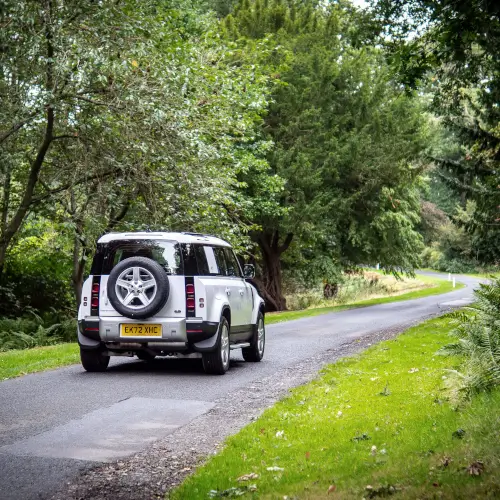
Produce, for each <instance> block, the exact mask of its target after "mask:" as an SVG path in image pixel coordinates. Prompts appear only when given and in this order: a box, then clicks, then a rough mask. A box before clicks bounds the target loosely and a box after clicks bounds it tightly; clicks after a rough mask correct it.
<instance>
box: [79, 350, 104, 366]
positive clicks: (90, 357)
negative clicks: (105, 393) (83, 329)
mask: <svg viewBox="0 0 500 500" xmlns="http://www.w3.org/2000/svg"><path fill="white" fill-rule="evenodd" d="M80 359H81V361H82V366H83V367H84V368H85V370H87V371H88V372H104V371H106V368H107V367H108V365H109V356H108V355H106V354H104V352H103V350H102V349H82V348H81V347H80Z"/></svg>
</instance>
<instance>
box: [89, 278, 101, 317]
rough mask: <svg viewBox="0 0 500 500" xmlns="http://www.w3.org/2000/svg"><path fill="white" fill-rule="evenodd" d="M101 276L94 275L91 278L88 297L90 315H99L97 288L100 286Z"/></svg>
mask: <svg viewBox="0 0 500 500" xmlns="http://www.w3.org/2000/svg"><path fill="white" fill-rule="evenodd" d="M100 281H101V277H100V276H94V277H93V278H92V294H91V297H90V315H91V316H99V290H100V288H101V284H100Z"/></svg>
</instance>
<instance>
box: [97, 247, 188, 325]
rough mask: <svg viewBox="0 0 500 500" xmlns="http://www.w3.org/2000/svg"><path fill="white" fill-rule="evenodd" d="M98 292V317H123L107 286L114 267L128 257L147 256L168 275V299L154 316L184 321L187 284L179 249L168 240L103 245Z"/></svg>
mask: <svg viewBox="0 0 500 500" xmlns="http://www.w3.org/2000/svg"><path fill="white" fill-rule="evenodd" d="M99 251H100V252H101V253H102V263H101V269H102V271H101V272H102V274H101V276H100V290H99V315H100V316H102V317H106V316H120V313H118V312H117V311H116V309H115V308H114V307H113V306H112V305H111V302H110V301H109V298H108V293H107V285H108V278H109V273H110V272H111V270H112V269H113V267H114V266H115V265H116V264H118V262H121V261H122V260H125V259H127V258H129V257H138V256H140V257H148V258H151V259H153V260H155V261H156V262H158V263H159V264H160V265H161V266H162V267H163V268H164V269H165V272H166V273H167V274H168V281H169V284H170V293H169V297H168V300H167V302H166V304H165V306H164V307H163V309H162V310H161V311H159V312H158V313H157V314H155V317H177V318H183V317H185V314H186V309H185V308H186V301H185V284H184V276H183V268H182V258H181V255H180V246H179V244H178V243H177V242H175V241H169V240H147V239H140V240H139V239H138V240H117V241H112V242H110V243H108V244H107V245H103V248H100V249H99Z"/></svg>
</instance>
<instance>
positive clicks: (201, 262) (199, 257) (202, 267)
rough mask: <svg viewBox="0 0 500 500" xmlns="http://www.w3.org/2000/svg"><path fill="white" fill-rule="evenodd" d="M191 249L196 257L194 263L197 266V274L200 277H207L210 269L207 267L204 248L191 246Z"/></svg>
mask: <svg viewBox="0 0 500 500" xmlns="http://www.w3.org/2000/svg"><path fill="white" fill-rule="evenodd" d="M193 247H194V253H195V255H196V262H197V264H198V274H199V275H200V276H207V275H209V274H210V269H209V267H208V260H207V255H206V253H205V249H204V247H203V246H201V245H193Z"/></svg>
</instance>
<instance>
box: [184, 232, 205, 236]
mask: <svg viewBox="0 0 500 500" xmlns="http://www.w3.org/2000/svg"><path fill="white" fill-rule="evenodd" d="M181 234H187V235H188V236H205V237H206V236H208V235H207V234H203V233H190V232H189V231H183V232H182V233H181Z"/></svg>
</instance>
